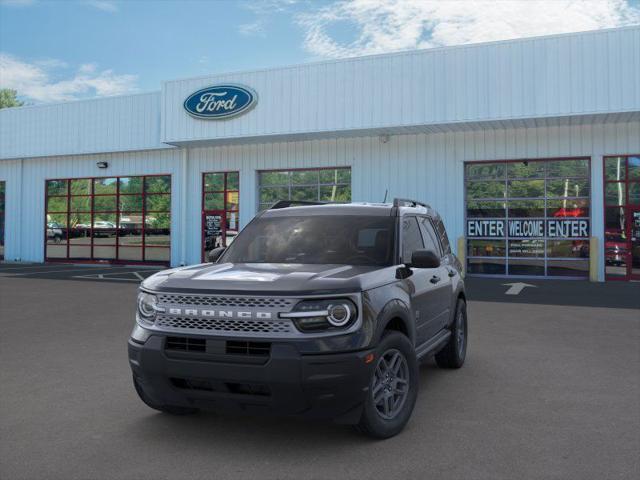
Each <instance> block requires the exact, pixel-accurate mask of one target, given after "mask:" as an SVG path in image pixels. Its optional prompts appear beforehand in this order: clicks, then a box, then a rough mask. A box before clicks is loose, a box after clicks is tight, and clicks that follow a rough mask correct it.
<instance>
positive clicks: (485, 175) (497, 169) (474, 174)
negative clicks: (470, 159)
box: [466, 163, 506, 180]
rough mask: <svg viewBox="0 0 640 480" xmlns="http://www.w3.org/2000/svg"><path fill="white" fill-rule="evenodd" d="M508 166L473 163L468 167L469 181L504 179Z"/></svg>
mask: <svg viewBox="0 0 640 480" xmlns="http://www.w3.org/2000/svg"><path fill="white" fill-rule="evenodd" d="M505 172H506V165H505V164H504V163H472V164H467V165H466V175H467V179H469V180H491V179H504V176H505Z"/></svg>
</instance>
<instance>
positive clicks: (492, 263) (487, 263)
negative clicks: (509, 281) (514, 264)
mask: <svg viewBox="0 0 640 480" xmlns="http://www.w3.org/2000/svg"><path fill="white" fill-rule="evenodd" d="M505 264H506V261H505V260H501V259H493V258H492V259H483V258H470V259H468V260H467V272H468V273H476V274H484V275H504V274H505V273H506V269H505Z"/></svg>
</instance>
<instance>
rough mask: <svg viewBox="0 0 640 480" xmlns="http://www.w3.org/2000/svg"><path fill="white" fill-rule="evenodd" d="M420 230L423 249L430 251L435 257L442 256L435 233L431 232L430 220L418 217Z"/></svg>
mask: <svg viewBox="0 0 640 480" xmlns="http://www.w3.org/2000/svg"><path fill="white" fill-rule="evenodd" d="M420 230H421V231H422V237H423V238H424V248H426V249H427V250H432V251H433V252H434V253H435V254H436V255H439V256H442V250H441V249H440V242H438V237H437V235H436V232H435V231H434V230H433V226H432V225H431V220H429V219H428V218H426V217H420Z"/></svg>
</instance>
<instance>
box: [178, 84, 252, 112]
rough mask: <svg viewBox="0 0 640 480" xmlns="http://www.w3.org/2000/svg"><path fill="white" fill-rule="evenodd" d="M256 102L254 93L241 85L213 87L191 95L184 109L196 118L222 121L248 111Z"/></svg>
mask: <svg viewBox="0 0 640 480" xmlns="http://www.w3.org/2000/svg"><path fill="white" fill-rule="evenodd" d="M257 101H258V96H257V95H256V92H254V91H253V90H251V89H250V88H248V87H245V86H242V85H213V86H211V87H207V88H203V89H202V90H198V91H197V92H195V93H192V94H191V95H189V96H188V97H187V99H186V100H185V101H184V109H185V110H186V111H187V112H188V113H189V115H191V116H192V117H196V118H205V119H210V120H224V119H225V118H229V117H235V116H236V115H240V114H242V113H244V112H246V111H247V110H250V109H251V108H252V107H253V106H254V105H255V104H256V102H257Z"/></svg>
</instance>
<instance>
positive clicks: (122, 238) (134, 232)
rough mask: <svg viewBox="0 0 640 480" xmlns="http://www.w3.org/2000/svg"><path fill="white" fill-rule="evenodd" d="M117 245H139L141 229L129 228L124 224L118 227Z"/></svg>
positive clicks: (140, 243)
mask: <svg viewBox="0 0 640 480" xmlns="http://www.w3.org/2000/svg"><path fill="white" fill-rule="evenodd" d="M118 245H122V246H125V247H126V246H129V247H135V246H141V245H142V230H141V229H140V228H129V227H126V226H125V227H122V228H120V230H118ZM141 255H142V254H141Z"/></svg>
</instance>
